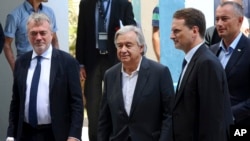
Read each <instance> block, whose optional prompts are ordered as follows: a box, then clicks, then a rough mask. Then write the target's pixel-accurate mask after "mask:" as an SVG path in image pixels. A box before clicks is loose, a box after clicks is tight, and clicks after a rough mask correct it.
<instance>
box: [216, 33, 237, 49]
mask: <svg viewBox="0 0 250 141" xmlns="http://www.w3.org/2000/svg"><path fill="white" fill-rule="evenodd" d="M241 36H242V33H241V32H240V33H239V34H238V35H237V37H236V38H235V39H234V40H233V42H232V43H231V44H230V45H229V47H231V48H232V49H233V50H234V49H235V48H236V46H237V44H238V42H239V40H240V37H241ZM220 48H222V49H223V50H226V47H225V46H224V44H223V40H221V41H220Z"/></svg>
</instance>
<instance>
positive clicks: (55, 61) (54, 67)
mask: <svg viewBox="0 0 250 141" xmlns="http://www.w3.org/2000/svg"><path fill="white" fill-rule="evenodd" d="M60 61H62V60H59V53H58V51H57V50H56V49H54V48H53V50H52V57H51V68H50V84H49V92H50V93H51V91H52V88H53V86H54V83H55V79H56V74H57V71H58V69H59V64H60V63H59V62H60ZM50 99H51V95H50Z"/></svg>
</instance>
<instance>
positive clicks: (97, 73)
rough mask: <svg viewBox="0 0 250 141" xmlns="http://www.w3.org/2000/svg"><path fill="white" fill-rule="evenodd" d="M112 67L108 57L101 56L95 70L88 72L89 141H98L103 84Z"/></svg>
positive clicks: (85, 89)
mask: <svg viewBox="0 0 250 141" xmlns="http://www.w3.org/2000/svg"><path fill="white" fill-rule="evenodd" d="M111 66H112V63H111V62H110V61H109V58H108V56H107V55H99V56H98V62H97V64H96V65H95V67H94V69H93V70H91V71H87V78H86V80H85V86H84V95H85V97H86V109H87V115H88V133H89V141H97V126H98V116H99V109H100V103H101V97H102V82H103V77H104V73H105V71H106V70H107V69H108V68H110V67H111Z"/></svg>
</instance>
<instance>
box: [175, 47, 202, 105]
mask: <svg viewBox="0 0 250 141" xmlns="http://www.w3.org/2000/svg"><path fill="white" fill-rule="evenodd" d="M204 48H206V46H205V45H204V44H203V45H201V47H200V48H199V49H198V50H197V51H196V52H195V54H194V55H193V57H192V59H191V60H190V62H189V64H188V66H187V69H186V71H185V74H184V76H183V78H182V81H181V84H180V89H179V90H178V93H176V97H175V105H176V104H177V103H178V101H179V100H180V97H181V96H182V94H183V91H184V88H185V86H186V83H187V80H188V78H189V75H190V73H191V72H192V70H193V68H194V66H195V63H196V60H197V58H198V57H199V56H200V54H201V53H202V52H203V50H204ZM178 85H179V84H178Z"/></svg>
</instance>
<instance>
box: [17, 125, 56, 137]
mask: <svg viewBox="0 0 250 141" xmlns="http://www.w3.org/2000/svg"><path fill="white" fill-rule="evenodd" d="M20 141H55V137H54V135H53V131H52V126H51V124H46V125H38V126H37V127H35V128H34V127H32V126H31V125H29V124H28V123H25V122H24V123H23V130H22V136H21V139H20Z"/></svg>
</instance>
